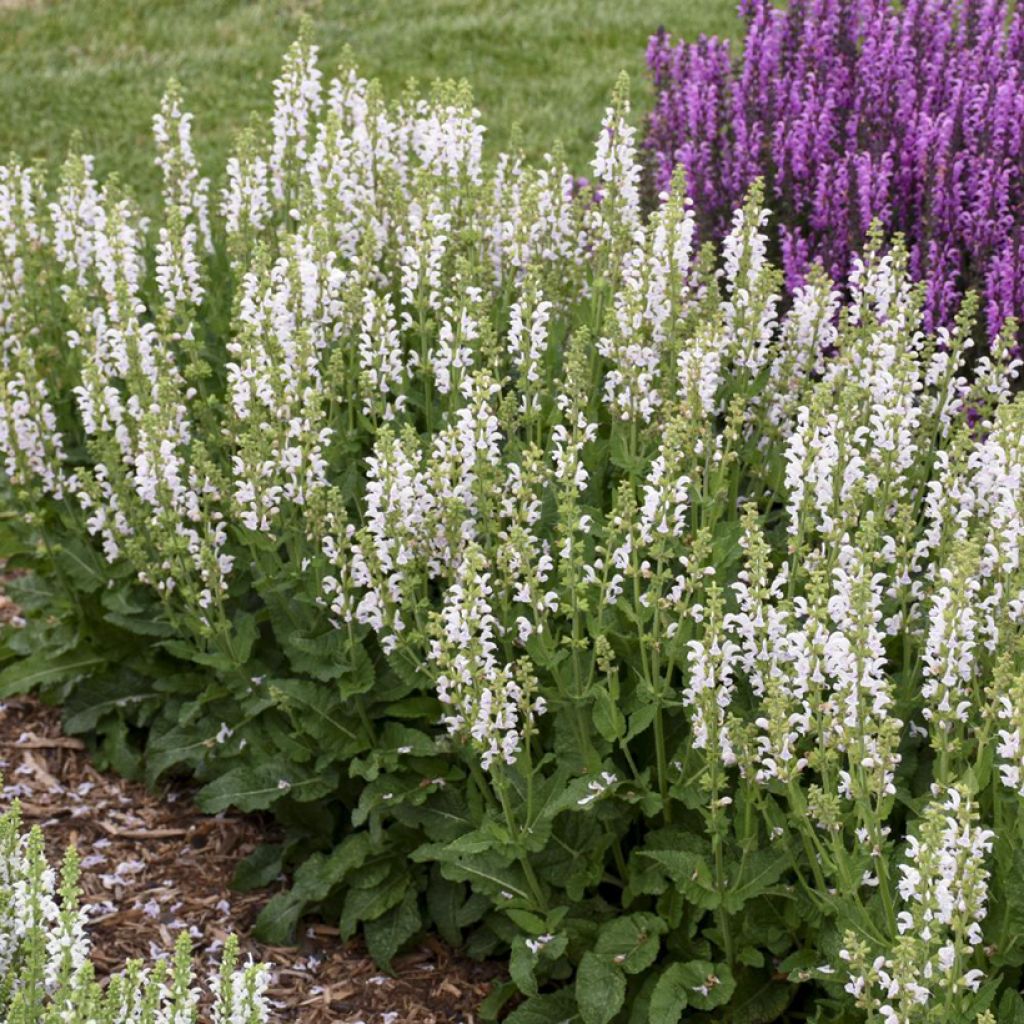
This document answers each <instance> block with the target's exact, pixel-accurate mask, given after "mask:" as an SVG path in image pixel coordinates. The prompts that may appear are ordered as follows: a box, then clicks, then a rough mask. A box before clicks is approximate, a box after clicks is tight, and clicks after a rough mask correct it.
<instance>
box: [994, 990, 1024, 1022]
mask: <svg viewBox="0 0 1024 1024" xmlns="http://www.w3.org/2000/svg"><path fill="white" fill-rule="evenodd" d="M996 1019H997V1020H998V1021H999V1024H1024V999H1022V998H1021V996H1020V993H1019V992H1014V991H1013V989H1009V988H1008V989H1007V990H1006V991H1005V992H1004V993H1003V997H1002V999H1000V1000H999V1013H998V1015H997V1018H996Z"/></svg>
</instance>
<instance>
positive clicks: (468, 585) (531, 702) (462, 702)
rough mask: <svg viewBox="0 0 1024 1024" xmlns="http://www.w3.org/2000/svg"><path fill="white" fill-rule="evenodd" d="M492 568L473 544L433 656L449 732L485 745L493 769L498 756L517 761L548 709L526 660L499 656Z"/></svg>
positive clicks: (437, 629)
mask: <svg viewBox="0 0 1024 1024" xmlns="http://www.w3.org/2000/svg"><path fill="white" fill-rule="evenodd" d="M492 594H493V588H492V585H491V577H490V573H488V572H486V571H485V570H484V567H483V562H482V557H481V552H480V550H479V548H477V547H476V546H470V547H469V548H468V549H467V550H466V553H465V557H464V558H463V561H462V565H461V567H460V569H459V572H458V575H457V577H456V579H455V581H454V582H453V583H452V584H451V585H450V586H449V588H448V590H447V593H446V595H445V600H444V605H443V607H442V609H441V611H440V613H438V615H437V618H436V620H435V623H434V628H433V634H434V635H433V640H432V641H431V645H430V651H429V654H428V657H429V659H430V661H431V663H432V669H433V671H434V672H436V677H437V696H438V699H439V700H440V701H441V703H442V704H443V705H444V706H445V714H444V716H443V718H442V721H443V722H444V724H445V726H446V727H447V729H448V731H449V733H451V734H452V735H456V736H461V737H464V738H465V739H467V740H469V741H470V742H471V743H472V744H473V745H474V746H475V747H477V748H478V749H479V750H480V763H481V765H482V767H483V768H484V769H485V770H487V769H489V768H490V767H491V766H492V765H493V764H494V762H495V761H496V760H501V761H503V762H504V763H506V764H515V762H516V759H517V757H518V754H519V751H520V748H521V746H522V743H523V733H524V729H529V727H530V726H531V725H532V724H533V721H534V718H535V716H537V715H541V714H543V713H544V710H545V703H544V699H543V698H542V697H539V696H535V695H534V693H533V689H534V687H533V685H532V684H533V680H532V679H531V677H530V676H529V673H528V672H526V671H525V670H524V669H523V666H522V664H521V663H517V664H502V663H501V662H500V661H499V659H498V643H499V638H500V630H501V627H500V624H499V623H498V621H497V620H496V618H495V616H494V613H493V611H492V609H491V605H490V598H491V596H492Z"/></svg>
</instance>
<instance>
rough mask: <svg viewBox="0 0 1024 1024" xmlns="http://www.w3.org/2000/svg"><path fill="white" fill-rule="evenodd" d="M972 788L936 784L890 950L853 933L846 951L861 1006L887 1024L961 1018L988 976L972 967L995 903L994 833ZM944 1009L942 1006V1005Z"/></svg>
mask: <svg viewBox="0 0 1024 1024" xmlns="http://www.w3.org/2000/svg"><path fill="white" fill-rule="evenodd" d="M978 816H979V815H978V807H977V804H976V803H975V801H974V800H973V799H972V798H971V796H970V795H969V793H968V791H967V790H966V788H964V787H962V786H951V787H949V788H948V789H944V790H943V789H941V788H940V787H937V786H936V787H935V789H934V794H933V799H932V801H931V802H930V803H929V804H928V806H927V807H926V808H925V810H924V812H923V813H922V815H921V818H920V825H919V827H918V829H917V831H916V834H914V835H911V836H909V837H908V838H907V849H906V854H905V860H904V861H903V863H901V864H900V867H899V869H900V876H901V877H900V879H899V881H898V883H897V889H898V892H899V896H900V899H901V903H902V907H903V909H901V910H900V911H899V913H898V915H897V935H896V937H894V940H893V944H892V946H891V947H890V948H888V949H880V950H872V949H871V947H870V946H869V945H868V944H867V943H866V942H865V941H864V940H862V939H859V938H857V937H856V936H855V935H853V934H852V933H850V934H847V936H846V939H845V948H843V949H842V950H841V951H840V954H839V955H840V959H841V960H843V961H844V963H845V968H844V970H845V971H846V973H847V976H848V979H849V980H848V981H847V982H846V983H845V988H846V991H847V992H849V993H850V994H851V995H852V996H853V997H854V998H855V1000H856V1002H857V1005H858V1006H859V1007H861V1008H863V1009H866V1010H868V1011H869V1013H874V1014H877V1016H878V1017H879V1018H880V1019H881V1020H882V1021H884V1022H885V1024H917V1022H924V1021H928V1020H935V1019H936V1016H935V1014H936V1013H940V1012H944V1013H945V1014H946V1016H943V1017H939V1018H938V1019H945V1020H961V1019H965V1018H963V1017H962V1014H963V1012H964V1009H965V1004H966V1002H967V999H966V997H967V995H968V993H971V992H977V990H978V989H979V988H980V986H981V984H982V982H983V981H984V978H985V975H984V972H983V971H982V970H980V969H979V968H977V967H974V966H972V964H973V963H974V962H975V956H976V952H977V951H978V949H979V947H980V946H981V943H982V931H981V922H982V921H983V920H984V919H985V914H986V910H987V901H988V879H989V872H988V870H987V868H986V867H985V858H986V856H987V855H988V854H989V853H990V852H991V850H992V843H993V840H994V839H995V833H993V832H992V831H991V830H989V829H986V828H982V827H981V826H980V825H979V824H978ZM940 1008H941V1009H940Z"/></svg>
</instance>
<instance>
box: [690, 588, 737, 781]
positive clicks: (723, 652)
mask: <svg viewBox="0 0 1024 1024" xmlns="http://www.w3.org/2000/svg"><path fill="white" fill-rule="evenodd" d="M707 595H708V596H707V606H706V607H701V608H699V609H698V608H694V609H693V611H691V615H692V616H693V617H694V618H696V619H698V620H700V621H701V622H702V624H703V627H704V635H703V636H702V637H701V639H699V640H691V641H689V642H688V644H687V647H688V648H689V651H688V654H687V663H688V672H687V673H686V675H685V676H684V680H685V682H684V685H683V693H682V698H683V704H684V705H685V706H686V707H687V708H688V709H689V711H690V715H691V729H692V732H693V746H694V748H695V749H697V750H706V751H708V756H709V757H712V758H718V759H720V761H721V763H722V764H723V765H725V766H726V767H728V766H731V765H733V764H735V763H736V752H735V750H734V747H733V738H732V734H731V731H730V727H729V722H728V713H729V710H730V707H731V705H732V701H733V696H734V694H735V691H736V682H735V679H734V678H733V675H734V672H735V670H736V667H737V655H738V653H739V647H738V646H737V644H736V643H735V641H733V640H731V639H730V638H729V635H728V633H727V632H726V630H725V628H724V627H725V623H724V616H723V611H722V608H723V603H724V601H723V595H722V591H721V588H719V587H718V586H717V585H716V584H714V583H711V584H710V585H709V586H708V588H707Z"/></svg>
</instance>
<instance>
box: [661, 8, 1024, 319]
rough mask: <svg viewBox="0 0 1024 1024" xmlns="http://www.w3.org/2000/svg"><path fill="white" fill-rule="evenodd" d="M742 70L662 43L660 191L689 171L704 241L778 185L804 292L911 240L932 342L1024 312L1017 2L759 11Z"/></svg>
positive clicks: (784, 231) (719, 45) (793, 281)
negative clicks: (972, 323)
mask: <svg viewBox="0 0 1024 1024" xmlns="http://www.w3.org/2000/svg"><path fill="white" fill-rule="evenodd" d="M741 12H742V13H743V16H744V18H745V20H746V37H745V42H744V44H743V52H742V55H741V56H740V57H739V59H738V60H735V61H734V60H733V59H732V57H731V54H730V50H729V44H728V43H727V42H725V41H722V40H718V39H715V38H702V39H700V40H698V41H697V42H695V43H687V42H678V43H677V42H675V41H673V40H672V39H671V38H670V37H669V36H668V35H667V34H665V33H664V32H661V33H659V34H658V35H656V36H654V37H652V38H651V41H650V44H649V46H648V50H647V62H648V65H649V67H650V70H651V73H652V75H653V78H654V82H655V85H656V87H657V89H658V98H657V103H656V106H655V110H654V113H653V114H652V116H651V121H650V126H649V130H648V135H647V140H646V144H647V146H648V147H649V148H650V149H651V150H653V153H654V157H655V161H654V173H655V178H656V182H655V184H656V187H657V188H658V189H659V190H661V189H665V188H667V187H668V185H669V183H670V181H671V178H672V174H673V170H674V168H675V167H676V166H677V165H682V167H683V168H684V169H685V172H686V175H685V176H686V184H687V189H688V191H689V193H690V195H691V196H692V197H693V199H694V201H695V209H696V210H697V212H698V217H699V221H700V228H701V230H702V231H703V233H704V234H705V235H708V234H714V235H717V236H721V235H724V234H725V232H726V231H727V230H728V226H729V218H730V216H731V215H732V212H733V210H735V209H736V208H737V207H738V206H739V205H740V204H741V203H742V200H743V197H744V195H745V193H746V191H747V189H748V188H749V186H750V184H751V183H752V182H753V181H754V180H755V179H756V178H758V177H763V178H764V179H765V182H766V184H767V187H768V190H769V193H768V194H769V203H770V205H771V206H772V209H773V210H774V211H775V214H776V216H777V221H778V223H779V237H778V241H779V246H780V250H781V255H782V263H783V267H784V270H785V273H786V280H787V284H788V285H789V287H790V288H796V287H798V286H799V285H801V284H802V283H803V282H804V281H805V279H806V274H807V271H808V269H809V268H810V266H811V265H812V264H813V263H815V262H816V261H820V262H821V263H822V265H823V266H824V268H825V269H826V270H827V271H828V272H829V274H830V275H831V276H832V277H833V279H835V280H843V279H845V278H846V276H847V274H848V273H849V271H850V269H851V266H852V262H851V261H852V257H853V254H854V253H856V252H857V251H858V249H859V248H861V247H862V246H863V243H864V241H865V239H866V237H867V235H868V232H869V229H870V227H871V224H872V222H874V221H876V220H877V221H878V222H879V223H880V224H881V226H882V228H883V229H884V230H885V231H886V233H889V234H891V233H893V232H897V231H898V232H903V233H904V234H905V236H906V239H907V245H908V250H909V255H910V269H911V273H912V275H913V277H914V278H915V279H916V280H919V281H927V282H928V283H927V286H926V287H927V304H926V311H927V320H928V326H929V328H932V327H936V326H938V325H941V324H949V323H951V322H952V320H953V318H954V316H955V315H956V311H957V309H958V308H959V304H960V300H961V298H962V296H963V293H964V292H965V291H966V290H967V289H969V288H973V289H976V290H977V291H978V292H979V293H980V294H981V295H982V298H983V303H984V310H985V313H986V319H987V321H988V327H989V330H990V334H992V335H994V334H995V333H996V332H997V331H998V330H999V328H1000V326H1001V325H1002V324H1003V323H1004V322H1005V320H1006V319H1007V317H1009V316H1016V317H1018V318H1019V317H1020V315H1021V313H1022V312H1024V127H1022V126H1024V117H1022V114H1024V11H1022V10H1021V9H1020V8H1019V7H1017V8H1016V9H1015V8H1014V6H1013V5H1012V4H1011V3H1010V2H1009V0H908V2H907V3H904V4H899V5H896V4H893V3H891V0H794V2H792V3H789V4H787V5H786V6H785V9H781V10H780V9H778V8H777V7H776V5H775V4H773V3H772V2H771V0H743V3H742V4H741Z"/></svg>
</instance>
